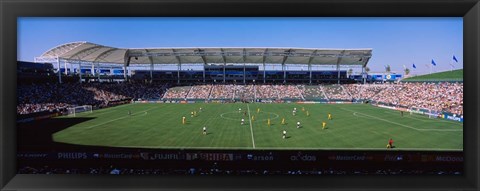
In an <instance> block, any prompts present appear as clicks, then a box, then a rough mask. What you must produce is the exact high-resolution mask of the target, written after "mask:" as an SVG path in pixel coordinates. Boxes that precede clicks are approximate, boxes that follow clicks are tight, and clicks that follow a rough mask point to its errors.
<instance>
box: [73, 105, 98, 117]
mask: <svg viewBox="0 0 480 191" xmlns="http://www.w3.org/2000/svg"><path fill="white" fill-rule="evenodd" d="M67 109H68V116H73V117H75V115H76V114H77V113H82V112H90V113H92V112H93V111H92V106H91V105H82V106H77V107H69V108H67Z"/></svg>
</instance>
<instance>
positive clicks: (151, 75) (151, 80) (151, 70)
mask: <svg viewBox="0 0 480 191" xmlns="http://www.w3.org/2000/svg"><path fill="white" fill-rule="evenodd" d="M152 82H153V62H152V63H150V83H152Z"/></svg>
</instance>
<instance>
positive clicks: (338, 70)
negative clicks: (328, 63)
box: [337, 63, 340, 84]
mask: <svg viewBox="0 0 480 191" xmlns="http://www.w3.org/2000/svg"><path fill="white" fill-rule="evenodd" d="M337 73H338V77H337V80H338V81H337V84H340V65H338V63H337Z"/></svg>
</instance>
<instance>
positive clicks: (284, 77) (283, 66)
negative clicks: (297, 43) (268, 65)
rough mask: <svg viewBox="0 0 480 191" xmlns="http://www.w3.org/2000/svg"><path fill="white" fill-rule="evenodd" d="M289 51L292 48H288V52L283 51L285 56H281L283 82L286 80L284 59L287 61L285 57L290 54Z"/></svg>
mask: <svg viewBox="0 0 480 191" xmlns="http://www.w3.org/2000/svg"><path fill="white" fill-rule="evenodd" d="M290 52H292V49H290V50H288V53H287V52H285V56H283V61H282V70H283V83H284V84H285V83H286V82H287V71H286V70H285V61H287V58H288V56H289V55H290Z"/></svg>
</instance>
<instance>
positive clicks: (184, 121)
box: [182, 116, 187, 125]
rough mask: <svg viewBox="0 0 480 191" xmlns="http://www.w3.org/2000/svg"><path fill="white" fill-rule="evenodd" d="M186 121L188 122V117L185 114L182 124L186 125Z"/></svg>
mask: <svg viewBox="0 0 480 191" xmlns="http://www.w3.org/2000/svg"><path fill="white" fill-rule="evenodd" d="M185 123H187V119H186V118H185V116H183V117H182V124H184V125H185Z"/></svg>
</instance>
